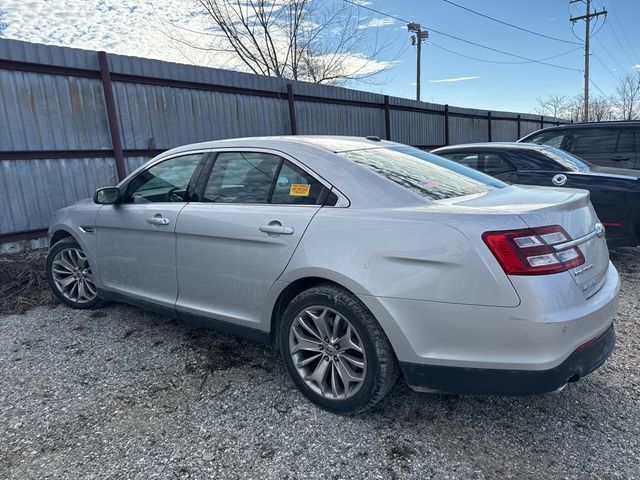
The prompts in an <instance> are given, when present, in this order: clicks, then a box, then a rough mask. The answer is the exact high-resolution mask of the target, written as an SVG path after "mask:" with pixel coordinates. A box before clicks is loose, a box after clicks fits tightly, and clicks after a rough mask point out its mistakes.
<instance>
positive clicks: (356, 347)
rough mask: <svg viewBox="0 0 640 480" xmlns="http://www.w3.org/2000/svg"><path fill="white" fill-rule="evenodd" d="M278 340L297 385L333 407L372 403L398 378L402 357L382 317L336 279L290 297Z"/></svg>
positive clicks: (346, 410) (361, 407)
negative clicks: (391, 342)
mask: <svg viewBox="0 0 640 480" xmlns="http://www.w3.org/2000/svg"><path fill="white" fill-rule="evenodd" d="M278 341H279V344H280V347H281V350H282V356H283V360H284V364H285V366H286V368H287V370H288V371H289V374H290V375H291V378H292V379H293V382H294V383H295V385H296V387H298V389H299V390H300V391H301V392H302V393H303V394H304V395H305V396H306V397H307V398H308V399H309V400H311V401H312V402H313V403H315V404H316V405H318V406H319V407H321V408H323V409H325V410H328V411H330V412H333V413H338V414H355V413H359V412H363V411H365V410H367V409H369V408H371V407H373V406H374V405H375V404H376V403H378V402H379V401H380V400H382V398H384V397H385V395H387V394H388V393H389V391H390V390H391V388H392V387H393V385H394V384H395V382H396V380H397V378H398V374H399V368H398V361H397V359H396V356H395V354H394V352H393V348H392V347H391V344H390V343H389V340H388V339H387V337H386V335H385V333H384V331H383V330H382V328H381V327H380V325H379V324H378V322H377V320H376V319H375V318H374V316H373V315H372V314H371V312H369V310H368V309H367V308H366V307H365V306H364V305H363V304H362V302H361V301H360V300H359V299H358V298H356V297H355V296H354V295H352V294H351V293H349V292H348V291H346V290H344V289H342V288H340V287H338V286H335V285H332V284H322V285H319V286H316V287H313V288H310V289H309V290H306V291H304V292H302V293H300V294H299V295H298V296H296V297H295V298H294V299H293V300H292V301H291V303H290V304H289V305H288V307H287V309H286V310H285V312H284V315H283V317H282V321H281V322H280V324H279V329H278Z"/></svg>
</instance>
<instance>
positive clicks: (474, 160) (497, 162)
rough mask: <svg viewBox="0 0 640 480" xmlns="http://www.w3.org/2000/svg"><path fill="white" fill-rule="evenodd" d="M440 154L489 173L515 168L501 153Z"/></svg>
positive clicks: (493, 173)
mask: <svg viewBox="0 0 640 480" xmlns="http://www.w3.org/2000/svg"><path fill="white" fill-rule="evenodd" d="M440 156H442V157H444V158H446V159H448V160H453V161H454V162H456V163H459V164H460V165H464V166H465V167H470V168H473V169H474V170H479V171H481V172H484V173H486V174H487V175H497V174H499V173H504V172H509V171H512V170H515V168H514V167H513V165H511V163H509V162H508V161H506V160H505V159H503V158H502V157H501V156H500V155H496V154H493V153H473V154H469V153H456V154H451V153H443V154H440Z"/></svg>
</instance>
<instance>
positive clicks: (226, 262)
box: [47, 136, 619, 413]
mask: <svg viewBox="0 0 640 480" xmlns="http://www.w3.org/2000/svg"><path fill="white" fill-rule="evenodd" d="M604 233H605V231H604V227H603V226H602V225H601V224H600V222H599V221H598V218H597V216H596V214H595V212H594V210H593V207H592V206H591V203H590V202H589V193H588V192H587V191H584V190H573V189H566V188H562V189H558V188H546V187H530V186H513V185H511V186H510V185H507V184H505V183H503V182H501V181H500V180H497V179H494V178H492V177H489V176H487V175H485V174H483V173H481V172H477V171H475V170H473V169H470V168H467V167H465V166H462V165H458V164H456V163H454V162H450V161H448V160H445V159H443V158H440V157H437V156H434V155H431V154H428V153H425V152H422V151H420V150H417V149H414V148H412V147H408V146H405V145H401V144H398V143H393V142H387V141H380V140H379V139H378V138H367V139H361V138H350V137H304V136H297V137H269V138H266V137H265V138H245V139H234V140H223V141H214V142H207V143H200V144H194V145H187V146H183V147H179V148H175V149H173V150H170V151H167V152H165V153H163V154H161V155H160V156H158V157H156V158H154V159H153V160H151V161H149V162H148V163H147V164H145V165H144V166H142V167H140V168H139V169H138V170H136V171H134V172H133V173H131V174H130V175H129V176H128V177H127V178H126V179H124V180H123V181H122V182H120V183H119V184H118V185H117V186H115V187H106V188H100V189H98V190H97V191H96V194H95V197H94V199H93V200H90V199H88V200H85V201H81V202H79V203H77V204H75V205H73V206H70V207H67V208H63V209H61V210H59V211H58V212H57V213H56V214H55V217H54V220H53V222H52V224H51V226H50V236H51V247H50V251H49V255H48V260H47V275H48V278H49V282H50V284H51V287H52V289H53V292H54V293H55V295H56V296H57V297H58V298H59V299H60V300H61V301H62V302H63V303H65V304H66V305H69V306H71V307H74V308H96V307H98V306H101V305H103V304H104V302H105V301H121V302H127V303H130V304H134V305H139V306H142V307H144V308H151V309H154V310H157V311H160V312H162V313H165V314H167V315H171V316H174V317H178V318H180V319H184V320H186V321H193V322H199V323H201V324H205V325H208V326H211V327H214V328H221V329H224V330H226V331H228V332H231V333H233V334H237V335H244V336H247V337H250V338H254V339H259V340H264V341H266V342H268V343H270V344H273V345H275V346H276V347H277V348H278V349H280V351H281V352H282V357H283V360H284V364H285V365H286V368H287V370H288V371H289V373H290V375H291V377H292V379H293V382H294V383H295V385H296V386H297V387H298V388H299V389H300V390H301V391H302V393H303V394H304V395H306V396H307V397H308V398H309V399H310V400H311V401H313V402H314V403H316V404H317V405H319V406H321V407H323V408H325V409H327V410H330V411H333V412H337V413H355V412H359V411H363V410H365V409H367V408H369V407H371V406H372V405H374V404H375V403H376V402H378V401H379V400H380V399H382V398H383V397H384V396H385V395H386V394H387V393H388V392H389V390H390V389H391V387H392V386H393V385H394V383H395V381H396V379H397V377H398V376H399V375H400V373H402V374H403V375H404V379H405V381H406V382H407V383H408V384H409V385H410V386H411V387H412V388H413V389H416V390H420V391H438V392H452V393H470V394H506V395H526V394H538V393H544V392H551V391H556V390H559V389H562V388H563V387H564V386H565V385H566V384H567V383H568V382H572V381H575V380H577V379H579V378H581V377H583V376H585V375H587V374H588V373H590V372H592V371H593V370H595V369H596V368H598V367H599V366H600V365H602V364H603V363H604V362H605V360H606V359H607V357H608V356H609V355H610V354H611V352H612V350H613V348H614V343H615V333H614V330H613V318H614V316H615V313H616V309H617V300H616V299H617V293H618V289H619V279H618V274H617V271H616V269H615V268H614V267H613V265H612V264H611V263H610V262H609V255H608V250H607V245H606V241H605V239H604Z"/></svg>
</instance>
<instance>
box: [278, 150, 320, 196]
mask: <svg viewBox="0 0 640 480" xmlns="http://www.w3.org/2000/svg"><path fill="white" fill-rule="evenodd" d="M323 188H324V185H322V184H321V183H320V182H319V181H318V180H316V179H315V178H313V177H312V176H311V175H309V174H308V173H307V172H305V171H304V170H302V169H300V168H298V167H297V166H295V165H293V164H292V163H291V162H288V161H286V160H285V161H284V162H283V164H282V167H281V168H280V172H279V173H278V178H277V179H276V185H275V187H274V189H273V195H272V197H271V203H273V204H280V205H282V204H294V205H315V204H316V203H318V198H319V197H320V194H321V193H322V189H323Z"/></svg>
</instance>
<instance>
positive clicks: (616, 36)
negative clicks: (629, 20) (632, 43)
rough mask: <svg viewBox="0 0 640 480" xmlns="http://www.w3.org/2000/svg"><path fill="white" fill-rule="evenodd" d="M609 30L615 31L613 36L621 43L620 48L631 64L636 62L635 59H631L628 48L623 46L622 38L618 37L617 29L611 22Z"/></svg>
mask: <svg viewBox="0 0 640 480" xmlns="http://www.w3.org/2000/svg"><path fill="white" fill-rule="evenodd" d="M608 25H609V30H611V33H613V37H614V38H615V39H616V42H618V45H620V50H622V52H623V53H624V55H625V57H627V60H629V63H630V64H631V65H633V64H634V61H633V60H631V57H630V56H629V54H628V53H627V50H626V49H625V48H624V47H623V46H622V42H621V41H620V39H619V38H618V34H617V33H616V31H615V29H614V28H613V27H612V26H611V24H610V23H609V24H608Z"/></svg>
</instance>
